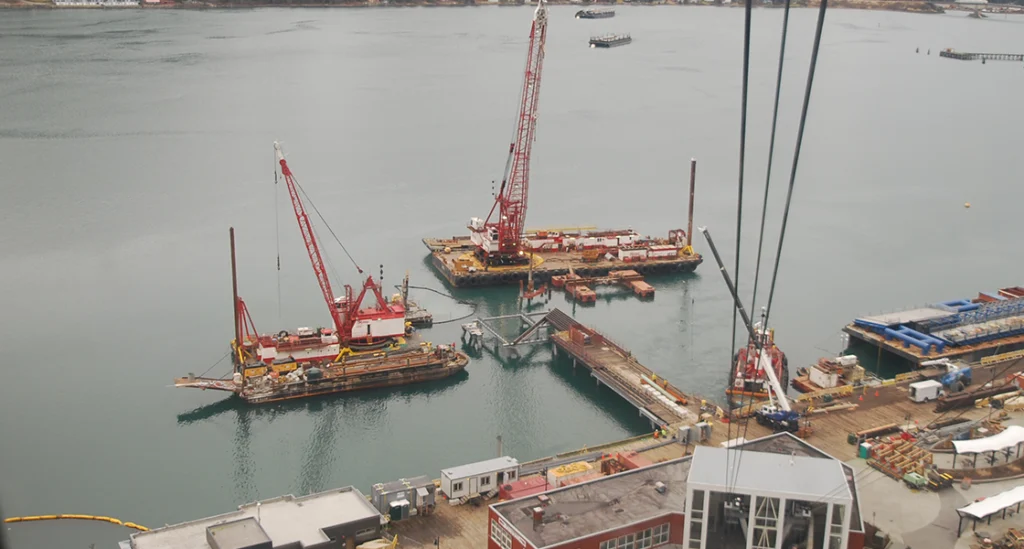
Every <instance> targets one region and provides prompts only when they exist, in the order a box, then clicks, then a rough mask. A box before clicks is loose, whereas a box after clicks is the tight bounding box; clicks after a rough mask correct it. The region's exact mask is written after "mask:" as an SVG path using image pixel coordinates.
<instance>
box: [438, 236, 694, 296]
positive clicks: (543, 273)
mask: <svg viewBox="0 0 1024 549" xmlns="http://www.w3.org/2000/svg"><path fill="white" fill-rule="evenodd" d="M423 244H424V245H426V247H427V249H429V250H430V252H431V258H430V262H431V265H433V266H434V268H435V269H436V270H437V272H438V273H440V274H441V276H443V277H444V279H445V280H447V281H448V283H449V284H450V285H452V286H453V287H456V288H464V287H474V286H497V285H513V284H518V283H519V282H520V281H523V282H525V281H526V280H527V279H528V278H529V276H530V266H529V265H507V266H490V267H485V266H484V265H483V264H482V263H481V262H480V260H479V259H478V258H477V257H476V255H475V254H474V251H475V246H474V245H473V243H472V241H470V239H469V237H468V236H463V237H452V238H450V239H439V238H424V239H423ZM532 261H533V277H534V280H536V281H539V282H548V281H550V280H551V278H552V277H555V276H564V275H568V274H569V272H570V270H571V271H572V272H574V273H576V274H578V275H580V276H584V277H603V276H608V273H609V272H611V271H614V270H618V269H622V268H629V269H632V270H634V271H636V272H638V273H640V274H643V275H651V274H667V273H689V272H693V271H694V270H695V269H696V268H697V266H698V265H700V264H701V263H703V262H704V258H703V257H701V255H700V254H698V253H695V252H690V253H689V254H680V255H675V256H672V257H666V258H658V259H650V260H647V261H640V262H623V261H620V260H617V259H611V260H610V259H607V258H606V257H604V256H600V257H598V258H597V259H594V260H589V259H585V258H584V252H570V251H558V252H555V251H537V252H534V254H533V260H532Z"/></svg>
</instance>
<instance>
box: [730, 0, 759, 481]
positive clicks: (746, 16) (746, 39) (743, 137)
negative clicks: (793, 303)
mask: <svg viewBox="0 0 1024 549" xmlns="http://www.w3.org/2000/svg"><path fill="white" fill-rule="evenodd" d="M752 11H753V0H746V2H745V4H744V8H743V87H742V91H741V92H740V160H739V178H738V180H737V185H736V268H735V271H734V272H735V273H736V292H737V294H738V293H739V278H740V243H741V241H742V236H743V234H742V229H743V168H744V166H745V165H746V152H747V88H748V83H749V80H750V14H751V12H752ZM737 314H738V311H737V310H736V308H735V307H734V308H733V310H732V339H731V340H730V341H729V349H730V351H729V360H730V362H732V363H733V367H736V368H738V367H739V365H738V363H737V362H736V360H735V358H734V356H735V354H736V316H737ZM730 371H732V370H731V368H730ZM729 377H730V379H729V383H730V385H731V384H732V377H733V376H732V375H730V376H729ZM744 396H745V395H743V394H742V393H741V395H740V407H741V408H742V407H743V398H744ZM738 431H739V429H738V428H737V432H738ZM727 436H728V437H729V438H728V439H727V440H731V439H732V422H731V421H730V422H729V429H728V433H727ZM742 451H743V450H742V448H741V449H740V452H742ZM729 454H730V452H729V449H728V448H726V452H725V471H726V475H725V484H726V486H727V487H728V486H729V484H730V483H729V472H730V471H731V469H730V468H729V463H730V459H729ZM741 455H742V454H741Z"/></svg>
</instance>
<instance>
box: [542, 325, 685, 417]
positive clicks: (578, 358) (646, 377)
mask: <svg viewBox="0 0 1024 549" xmlns="http://www.w3.org/2000/svg"><path fill="white" fill-rule="evenodd" d="M551 342H552V343H554V344H555V348H556V349H558V351H562V352H565V353H566V354H567V355H568V356H570V357H571V358H572V360H573V365H574V366H576V365H582V366H584V367H586V368H587V369H588V370H590V373H591V375H592V376H593V377H594V378H595V379H596V380H597V382H598V383H601V384H603V385H605V386H607V387H608V388H609V389H611V390H612V391H615V393H617V394H618V395H619V396H621V397H622V398H624V399H626V400H627V401H628V402H629V403H630V404H632V405H633V406H636V408H637V410H638V411H639V412H640V415H642V416H644V417H647V418H648V419H650V420H651V423H652V424H653V425H655V426H669V425H677V424H681V423H696V422H697V421H698V414H697V413H695V412H694V411H693V410H690V409H688V408H687V404H688V403H689V400H690V399H688V398H687V397H686V396H685V395H684V394H683V393H682V391H680V390H679V389H678V388H676V387H675V386H673V385H672V384H670V383H669V382H668V381H666V380H664V379H659V377H658V375H657V374H655V373H654V372H652V371H651V370H650V369H649V368H647V367H646V366H644V365H642V364H640V363H639V362H637V360H636V358H634V357H633V353H631V352H630V351H627V350H626V349H624V348H622V347H621V346H619V345H617V344H615V343H614V342H612V341H610V340H609V339H608V338H607V337H605V336H603V335H602V334H600V333H598V332H597V331H596V330H592V329H590V328H586V327H584V326H583V325H582V324H580V323H578V322H575V321H573V323H572V324H571V325H570V326H569V329H567V330H563V331H559V332H555V333H553V334H551ZM556 353H557V351H556Z"/></svg>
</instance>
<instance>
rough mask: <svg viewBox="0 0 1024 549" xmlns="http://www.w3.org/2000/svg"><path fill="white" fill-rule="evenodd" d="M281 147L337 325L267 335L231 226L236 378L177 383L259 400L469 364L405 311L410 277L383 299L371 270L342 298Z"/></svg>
mask: <svg viewBox="0 0 1024 549" xmlns="http://www.w3.org/2000/svg"><path fill="white" fill-rule="evenodd" d="M274 149H275V153H276V156H277V160H278V164H279V165H280V169H281V173H282V174H283V176H284V180H285V183H286V185H287V187H288V194H289V196H290V197H291V202H292V207H293V209H294V210H295V219H296V221H298V224H299V231H300V232H301V233H302V236H303V239H304V240H305V244H306V251H307V253H308V254H309V260H310V263H311V264H312V267H313V272H314V274H315V275H316V277H317V282H318V283H319V285H320V290H321V293H322V294H323V298H324V303H325V305H327V309H328V311H329V312H330V316H331V320H332V321H333V322H332V325H331V327H330V328H317V329H315V330H314V329H312V328H299V329H298V330H296V333H294V334H292V333H289V332H288V331H281V332H279V333H277V334H273V335H268V334H260V333H259V332H258V331H257V330H256V325H255V323H254V322H253V320H252V316H251V315H250V314H249V310H248V308H247V307H246V305H245V302H244V301H243V300H242V299H241V298H240V297H239V296H238V272H237V269H236V261H235V230H234V229H233V228H232V229H231V230H230V231H229V234H230V238H231V290H232V294H233V303H232V305H233V309H234V317H235V327H234V339H232V341H231V357H232V362H233V364H234V369H233V372H232V375H231V379H213V378H204V377H196V376H194V375H192V374H189V375H188V376H186V377H183V378H178V379H176V380H175V383H174V384H175V386H176V387H187V388H196V389H214V390H220V391H229V392H232V393H235V394H237V395H238V396H240V397H241V398H242V399H244V400H245V401H246V402H250V403H254V404H255V403H264V402H274V401H279V400H287V399H293V398H302V397H307V396H314V395H324V394H330V393H339V392H346V391H355V390H359V389H372V388H377V387H394V386H398V385H406V384H409V383H419V382H423V381H430V380H436V379H442V378H445V377H448V376H451V375H454V374H456V373H459V372H461V371H462V370H463V369H465V367H466V365H467V364H468V362H469V357H468V356H466V355H465V354H463V353H460V352H458V351H457V350H456V349H455V344H452V345H451V346H450V347H448V346H444V345H441V346H438V347H436V348H434V347H433V346H432V345H431V344H430V343H427V342H423V341H420V340H419V339H418V337H416V335H415V333H414V329H413V326H412V324H413V323H412V321H411V319H409V318H407V314H406V305H408V277H406V279H405V281H404V282H403V284H402V292H401V293H400V294H396V295H395V296H394V297H393V298H392V300H391V301H390V302H389V301H388V300H386V299H385V298H384V294H383V291H382V290H383V288H382V285H381V283H380V282H379V281H375V280H374V278H373V276H372V275H369V276H366V279H365V281H364V282H363V285H362V288H361V289H360V291H359V294H358V295H356V294H355V291H354V290H353V289H352V286H350V285H348V284H346V285H345V286H344V291H343V292H342V293H341V294H340V295H338V296H337V297H335V293H334V290H333V288H332V286H331V281H330V279H329V277H328V276H327V269H326V268H325V264H324V260H323V254H322V253H321V252H320V247H319V245H318V244H317V241H316V236H315V233H314V231H313V226H312V224H311V223H310V220H309V216H308V215H307V214H306V209H305V206H304V204H303V201H302V199H301V198H300V196H299V188H298V183H297V182H296V181H295V176H294V174H293V173H292V171H291V169H290V168H289V167H288V162H287V161H286V160H285V158H284V153H283V152H282V151H281V148H280V146H279V145H278V144H277V143H274ZM275 179H276V174H275ZM332 233H333V231H332ZM353 265H355V268H356V270H357V271H358V272H359V273H360V276H362V274H363V270H362V269H361V268H359V266H358V265H356V264H355V261H354V260H353ZM382 269H383V267H382ZM382 272H383V270H382ZM367 294H372V295H373V296H374V298H375V303H374V304H373V305H370V306H367V307H364V306H363V300H364V298H366V297H367Z"/></svg>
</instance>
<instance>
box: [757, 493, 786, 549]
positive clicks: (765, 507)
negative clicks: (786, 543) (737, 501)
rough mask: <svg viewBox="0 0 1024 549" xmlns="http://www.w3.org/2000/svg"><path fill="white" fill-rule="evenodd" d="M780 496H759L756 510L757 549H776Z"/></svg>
mask: <svg viewBox="0 0 1024 549" xmlns="http://www.w3.org/2000/svg"><path fill="white" fill-rule="evenodd" d="M779 503H780V500H779V498H765V497H760V496H758V497H757V500H756V503H755V510H754V541H753V547H754V548H755V549H774V547H775V540H776V538H777V536H778V535H779V530H778V525H779Z"/></svg>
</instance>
